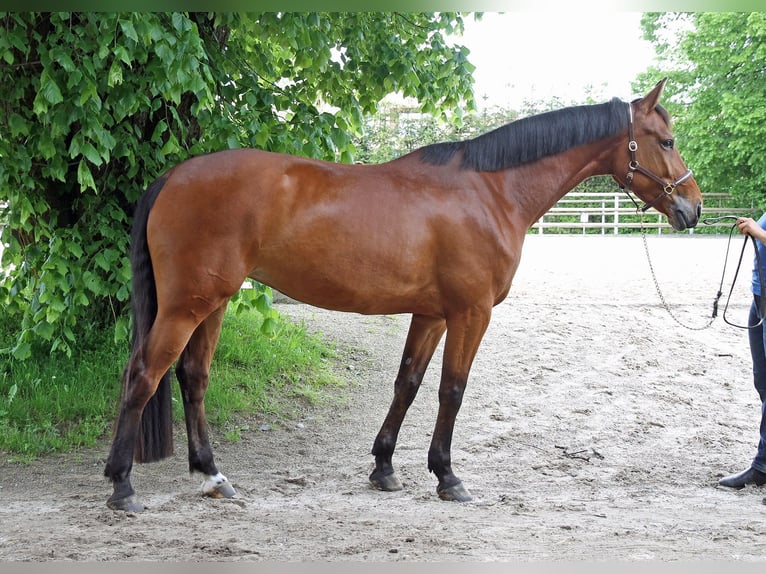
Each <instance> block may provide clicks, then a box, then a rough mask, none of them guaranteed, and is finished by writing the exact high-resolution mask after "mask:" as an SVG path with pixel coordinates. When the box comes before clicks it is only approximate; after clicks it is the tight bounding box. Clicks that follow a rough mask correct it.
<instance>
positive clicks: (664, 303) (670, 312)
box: [639, 212, 715, 331]
mask: <svg viewBox="0 0 766 574" xmlns="http://www.w3.org/2000/svg"><path fill="white" fill-rule="evenodd" d="M639 218H640V221H641V239H642V240H643V242H644V251H646V260H647V261H648V262H649V270H650V271H651V272H652V279H653V280H654V288H655V289H656V290H657V295H658V296H659V298H660V302H661V303H662V306H663V307H664V308H665V310H666V311H667V312H668V315H670V317H671V318H672V319H673V320H674V321H675V322H676V323H678V324H679V325H680V326H681V327H683V328H684V329H689V330H690V331H704V330H705V329H707V328H708V327H710V325H712V324H713V320H714V319H715V313H714V314H713V315H712V316H711V317H710V319H709V320H708V322H707V323H706V324H705V325H703V326H702V327H691V326H689V325H687V324H685V323H684V322H683V321H681V320H680V319H679V318H678V317H676V316H675V314H674V313H673V310H672V309H671V308H670V305H668V302H667V301H666V300H665V296H664V295H663V294H662V289H660V283H659V281H657V274H656V273H655V272H654V266H653V265H652V258H651V256H650V255H649V245H648V244H647V242H646V229H645V228H644V214H643V212H640V213H639Z"/></svg>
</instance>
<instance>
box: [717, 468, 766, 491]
mask: <svg viewBox="0 0 766 574" xmlns="http://www.w3.org/2000/svg"><path fill="white" fill-rule="evenodd" d="M718 484H720V485H721V486H728V487H729V488H743V487H744V486H746V485H748V484H754V485H756V486H762V485H764V484H766V472H761V471H760V470H756V469H755V468H748V469H747V470H743V471H742V472H740V473H738V474H732V475H730V476H724V477H723V478H722V479H721V480H719V481H718Z"/></svg>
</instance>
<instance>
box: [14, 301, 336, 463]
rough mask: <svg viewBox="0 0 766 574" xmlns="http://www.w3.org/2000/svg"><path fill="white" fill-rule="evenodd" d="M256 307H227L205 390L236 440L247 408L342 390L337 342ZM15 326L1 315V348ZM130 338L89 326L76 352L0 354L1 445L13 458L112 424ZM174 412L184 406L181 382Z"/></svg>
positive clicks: (211, 411) (73, 441)
mask: <svg viewBox="0 0 766 574" xmlns="http://www.w3.org/2000/svg"><path fill="white" fill-rule="evenodd" d="M260 321H261V319H260V315H259V314H258V313H257V312H255V311H244V312H242V313H240V314H235V313H233V312H228V313H227V316H226V319H225V320H224V325H223V329H222V332H221V339H220V342H219V345H218V348H217V350H216V354H215V357H214V359H213V365H212V368H211V383H210V386H209V388H208V391H207V394H206V397H205V407H206V412H207V417H208V421H209V422H210V424H211V425H214V426H218V427H220V428H222V429H223V434H224V436H226V437H227V438H228V439H229V440H232V441H236V440H238V439H239V436H240V434H241V431H242V430H244V429H246V428H248V422H247V420H248V417H250V416H252V415H254V414H257V413H267V414H268V415H269V416H270V417H271V418H272V419H274V418H276V419H279V418H281V417H291V416H295V415H296V413H297V410H298V409H299V408H300V407H301V406H305V404H306V403H307V402H308V403H316V402H318V401H321V400H323V398H326V397H328V396H329V394H328V389H334V390H337V387H338V385H339V384H340V383H339V380H338V378H337V377H336V376H334V375H333V371H332V358H333V357H334V354H335V351H334V349H333V348H332V347H330V346H329V345H328V344H327V343H325V342H323V341H322V340H321V339H320V338H318V337H316V336H312V335H309V334H308V333H306V331H305V329H303V328H302V327H300V326H297V325H294V324H292V323H289V322H287V321H286V320H282V321H281V322H280V327H279V329H278V331H277V333H276V334H275V335H272V336H269V335H264V334H262V333H261V331H260V328H259V327H260ZM15 331H16V328H15V326H14V325H13V324H11V322H10V321H9V320H8V319H7V318H0V349H3V348H9V347H12V346H13V345H12V342H13V341H14V338H15V336H16V332H15ZM127 347H128V345H127V343H120V344H116V343H115V342H114V340H113V332H112V330H111V329H103V330H98V329H95V330H89V331H87V333H86V334H84V335H83V337H82V338H81V340H80V341H79V346H78V348H77V349H76V350H75V352H74V353H73V355H72V357H71V359H68V358H66V357H64V356H60V355H49V354H47V353H45V352H43V351H41V350H39V349H38V350H36V351H35V352H34V355H33V356H32V358H30V359H28V360H26V361H22V362H19V361H15V360H13V359H12V358H10V356H8V355H0V451H2V452H4V453H7V456H6V458H9V459H12V460H16V461H29V460H33V459H35V458H37V457H39V456H40V455H43V454H50V453H58V452H69V451H72V450H76V449H77V448H79V447H88V446H93V445H95V444H96V442H97V441H98V440H100V439H102V438H105V437H107V436H108V435H109V433H110V432H111V428H112V424H113V421H114V418H115V415H116V412H117V408H118V401H119V395H120V376H121V373H122V370H123V367H124V366H125V363H126V361H127V359H128V348H127ZM173 386H174V393H175V394H174V411H173V414H174V418H175V419H176V420H178V421H182V420H183V407H182V403H181V399H180V394H179V392H178V385H177V384H174V385H173Z"/></svg>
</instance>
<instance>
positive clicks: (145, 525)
mask: <svg viewBox="0 0 766 574" xmlns="http://www.w3.org/2000/svg"><path fill="white" fill-rule="evenodd" d="M740 246H741V239H740V238H739V237H737V238H736V242H735V243H734V246H733V250H734V253H733V256H734V262H735V260H736V256H738V254H739V249H740ZM649 248H650V251H651V253H652V257H653V261H654V266H655V269H656V271H657V275H658V278H659V281H660V284H661V286H662V288H663V290H664V292H665V296H666V298H667V300H668V302H669V303H670V304H671V306H672V307H673V308H674V309H675V311H676V313H677V314H678V315H679V317H680V318H681V319H682V320H684V321H686V322H688V323H691V324H693V325H695V326H697V325H702V324H704V323H705V322H706V318H707V317H708V316H709V314H710V309H711V302H712V299H713V297H714V296H715V293H716V291H717V289H718V282H719V280H720V274H721V268H722V265H723V257H724V254H725V250H726V239H725V238H722V237H717V238H710V237H702V236H689V235H674V236H668V237H662V238H659V237H656V236H652V237H650V238H649ZM745 257H746V260H745V263H744V271H743V277H742V279H741V280H740V285H739V287H738V288H737V289H736V291H735V294H734V296H733V303H732V306H731V308H730V311H729V317H730V318H731V319H735V320H741V321H745V320H746V313H747V307H748V304H749V300H750V295H749V280H750V268H751V259H752V252H750V251H748V252H747V254H746V256H745ZM280 311H282V312H283V313H284V314H286V315H288V316H290V317H292V318H293V319H294V320H296V321H299V322H300V321H303V322H305V324H306V326H307V327H308V328H309V329H310V330H312V331H317V332H321V333H323V334H324V336H325V337H326V338H328V339H329V340H331V341H334V342H335V343H336V345H337V348H338V350H339V352H338V357H339V362H338V369H339V371H340V373H341V375H342V376H343V378H344V379H345V380H346V381H347V382H348V386H347V388H346V389H345V390H344V391H343V392H344V393H347V395H348V398H347V399H346V400H345V401H343V402H341V403H339V404H337V405H335V406H333V407H331V408H324V409H322V408H318V409H310V410H306V411H305V412H304V414H303V415H302V416H301V417H300V418H299V419H296V420H291V421H282V422H280V421H274V420H271V419H269V418H259V419H256V420H253V421H252V422H251V424H250V428H251V429H252V430H250V431H247V432H245V433H243V439H242V440H241V441H240V442H238V443H229V442H227V441H225V440H224V439H223V437H221V436H220V433H217V432H216V431H215V430H214V431H213V438H214V441H215V445H214V448H215V451H216V457H217V461H218V463H219V466H220V468H221V471H222V472H223V473H224V474H226V476H228V477H229V479H230V480H231V481H232V482H233V484H234V486H235V488H236V489H237V492H238V496H237V497H236V498H235V499H232V500H209V499H206V498H203V497H201V496H200V494H199V484H200V482H201V480H199V479H198V477H196V476H195V477H190V476H189V474H188V470H187V468H188V467H187V461H186V452H185V435H184V432H183V431H182V430H180V429H179V431H178V432H177V433H176V455H175V456H174V457H173V458H171V459H168V460H166V461H162V462H160V463H154V464H150V465H139V466H136V467H135V469H134V474H133V476H134V480H133V483H134V486H135V487H136V490H137V491H138V494H139V496H140V497H141V498H142V500H143V502H144V503H145V504H146V505H147V506H148V508H147V510H146V511H145V512H144V513H142V514H125V513H118V512H113V511H111V510H109V509H108V508H107V507H106V504H105V502H106V499H107V497H108V496H109V495H110V493H111V486H110V485H109V483H108V482H107V480H106V479H105V478H103V476H102V472H103V467H104V461H105V458H106V455H107V453H108V447H109V445H108V441H106V440H105V441H104V443H103V444H101V445H99V446H98V447H97V448H94V449H89V450H86V451H82V452H79V453H76V454H72V455H68V456H56V457H51V458H47V459H44V460H41V461H38V462H35V463H33V464H31V465H18V464H12V463H8V462H7V461H5V460H3V461H2V462H0V500H2V504H0V560H2V561H35V562H38V561H51V560H57V561H104V560H108V561H149V560H152V561H153V560H162V561H165V560H171V561H210V560H214V561H268V562H285V561H331V562H333V561H360V560H364V561H406V562H414V561H423V562H433V561H449V562H459V563H460V562H466V561H471V562H474V561H477V562H486V561H490V562H491V561H514V562H524V563H530V562H551V561H554V562H557V561H575V562H578V561H586V562H601V561H630V562H634V561H651V560H654V561H699V560H705V561H707V560H727V561H729V560H741V561H747V562H756V561H758V562H761V561H764V560H766V520H765V518H766V506H764V505H763V504H762V499H763V497H764V496H766V488H760V489H759V488H755V487H748V488H745V489H743V490H741V491H732V490H728V489H724V488H721V487H718V486H717V481H718V478H720V477H721V476H723V475H724V474H729V473H730V472H734V471H739V470H742V469H744V468H745V467H746V466H747V465H748V464H749V463H750V460H751V458H752V456H753V454H754V451H755V444H756V441H757V425H758V417H759V405H758V404H757V395H756V393H755V391H754V389H753V387H752V380H751V370H750V356H749V351H748V346H747V335H746V333H745V332H744V331H742V330H738V329H735V328H733V327H730V326H728V325H727V324H725V323H724V322H723V321H722V320H721V318H720V317H719V318H718V319H716V320H715V322H714V323H713V326H712V327H711V328H709V329H707V330H702V331H691V330H687V329H685V328H682V327H681V326H679V325H677V324H676V323H675V322H674V321H673V320H672V319H671V318H670V317H669V315H668V314H667V312H666V311H665V309H663V308H662V307H661V306H660V305H659V301H658V297H657V294H656V292H655V288H654V283H653V282H652V279H651V275H650V274H649V270H648V265H647V261H646V257H645V254H644V250H643V246H642V243H641V239H640V238H638V237H630V238H626V237H611V236H605V237H601V236H566V237H555V236H550V235H545V236H537V235H533V236H529V237H528V239H527V242H526V245H525V248H524V255H523V258H522V263H521V266H520V268H519V271H518V273H517V276H516V279H515V281H514V286H513V288H512V289H511V294H510V295H509V297H508V298H507V299H506V301H505V302H503V303H502V304H501V305H499V306H498V307H497V308H496V309H495V313H494V315H493V319H492V323H491V325H490V328H489V330H488V332H487V334H486V336H485V339H484V342H483V344H482V346H481V348H480V350H479V354H478V357H477V359H476V362H475V363H474V368H473V371H472V373H471V377H470V379H469V384H468V390H467V392H466V395H465V399H464V402H463V408H462V410H461V413H460V415H459V416H458V420H457V425H456V431H455V435H454V438H453V452H452V454H453V466H454V468H455V471H456V473H457V474H458V476H460V477H461V478H462V479H463V482H464V484H465V485H466V487H467V488H468V489H469V490H470V491H471V493H472V494H473V495H474V501H473V502H471V503H466V504H460V503H449V502H442V501H440V500H439V499H438V498H437V496H436V492H435V487H436V481H435V479H434V477H432V476H430V475H429V473H428V470H427V467H426V455H427V451H428V446H429V441H430V435H431V430H432V428H433V424H434V420H435V416H436V408H437V386H438V375H439V371H440V361H441V355H440V351H437V354H436V356H435V357H434V361H433V362H432V364H431V368H430V369H429V372H428V374H427V375H426V379H425V381H424V383H423V387H422V388H421V390H420V394H419V395H418V397H417V399H416V400H415V403H414V404H413V406H412V408H411V409H410V413H409V416H408V417H407V419H406V420H405V423H404V426H403V428H402V432H401V434H400V438H399V443H398V448H397V451H396V454H395V457H394V464H395V466H396V468H397V470H398V472H399V476H400V478H401V479H402V481H403V482H404V490H402V491H401V492H394V493H384V492H378V491H376V490H373V489H371V488H370V487H369V486H368V481H367V476H368V474H369V472H370V470H371V468H372V456H371V455H370V454H369V452H370V448H371V446H372V441H373V439H374V437H375V434H376V433H377V430H378V428H379V426H380V424H381V422H382V420H383V417H384V415H385V412H386V410H387V408H388V405H389V402H390V400H391V397H392V388H393V379H394V376H395V374H396V368H397V366H398V364H399V360H400V354H401V351H402V347H403V344H404V339H405V336H406V331H407V326H408V317H403V316H401V317H400V316H382V317H363V316H359V315H352V314H340V313H331V312H326V311H322V310H319V309H315V308H311V307H307V306H304V305H299V304H282V305H280ZM212 384H215V381H213V382H212ZM264 425H265V426H264ZM262 428H263V429H268V430H261V429H262ZM217 435H218V436H217Z"/></svg>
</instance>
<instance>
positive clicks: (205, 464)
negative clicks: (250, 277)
mask: <svg viewBox="0 0 766 574" xmlns="http://www.w3.org/2000/svg"><path fill="white" fill-rule="evenodd" d="M225 309H226V304H225V303H224V304H223V305H221V307H219V308H218V309H217V310H215V311H214V312H213V313H211V314H210V316H208V317H207V319H205V320H204V321H203V322H202V323H201V324H200V325H199V326H198V327H197V329H196V330H195V331H194V333H193V334H192V336H191V338H190V339H189V342H188V343H187V345H186V348H185V349H184V351H183V353H181V357H180V358H179V360H178V364H177V365H176V376H177V377H178V383H179V385H180V387H181V398H182V400H183V405H184V415H185V419H186V433H187V436H188V442H189V472H195V471H196V472H199V473H201V474H202V475H204V477H205V479H204V481H203V483H202V492H203V493H204V494H206V495H207V496H210V497H212V498H231V497H233V496H234V495H235V494H236V493H235V491H234V488H233V487H232V486H231V483H230V482H229V481H228V479H227V478H226V477H225V476H224V475H223V474H221V473H220V472H219V470H218V468H217V467H216V465H215V462H214V460H213V449H212V448H211V446H210V439H209V437H208V425H207V420H206V418H205V392H206V391H207V387H208V383H209V381H210V363H211V361H212V359H213V353H214V352H215V348H216V345H217V344H218V337H219V335H220V333H221V324H222V322H223V315H224V312H225Z"/></svg>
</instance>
